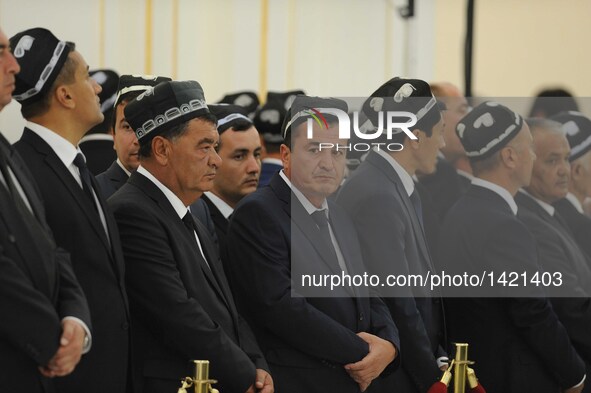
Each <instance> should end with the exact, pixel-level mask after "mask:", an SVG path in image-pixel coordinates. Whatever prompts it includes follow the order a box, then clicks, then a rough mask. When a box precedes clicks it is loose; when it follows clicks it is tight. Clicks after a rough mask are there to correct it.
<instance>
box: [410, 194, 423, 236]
mask: <svg viewBox="0 0 591 393" xmlns="http://www.w3.org/2000/svg"><path fill="white" fill-rule="evenodd" d="M410 201H411V202H412V206H413V207H414V208H415V212H416V213H417V217H418V218H419V222H420V223H421V227H423V226H424V224H423V206H422V204H421V197H420V196H419V192H418V191H417V189H416V187H415V190H414V191H413V192H412V194H410Z"/></svg>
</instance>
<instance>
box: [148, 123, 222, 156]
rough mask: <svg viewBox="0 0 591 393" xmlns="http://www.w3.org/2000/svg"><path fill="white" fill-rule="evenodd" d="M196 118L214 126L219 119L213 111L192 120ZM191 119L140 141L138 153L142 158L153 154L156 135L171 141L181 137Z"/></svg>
mask: <svg viewBox="0 0 591 393" xmlns="http://www.w3.org/2000/svg"><path fill="white" fill-rule="evenodd" d="M194 119H200V120H203V121H205V122H207V123H211V124H213V125H214V126H215V125H216V124H217V119H216V117H215V116H214V115H212V114H211V113H205V114H203V115H201V116H198V117H195V118H193V119H191V120H194ZM191 120H188V121H185V122H183V123H181V124H178V125H176V126H174V127H172V128H171V129H169V130H166V131H164V132H162V133H160V134H157V135H154V136H153V137H151V138H150V137H149V136H148V138H149V139H148V140H147V141H145V142H144V141H142V143H140V149H139V151H138V155H139V157H140V158H148V157H150V156H151V155H152V139H154V137H155V136H161V137H163V138H166V139H168V140H169V141H174V140H175V139H176V138H180V137H182V136H183V135H184V134H185V132H187V128H188V126H189V122H190V121H191Z"/></svg>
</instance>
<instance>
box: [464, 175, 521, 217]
mask: <svg viewBox="0 0 591 393" xmlns="http://www.w3.org/2000/svg"><path fill="white" fill-rule="evenodd" d="M472 184H474V185H475V186H479V187H483V188H486V189H488V190H491V191H493V192H494V193H496V194H498V195H499V196H500V197H501V198H503V199H504V200H505V202H507V204H508V205H509V207H510V208H511V211H512V212H513V214H514V215H516V214H517V203H515V199H514V198H513V196H512V195H511V193H509V191H507V190H506V189H504V188H503V187H501V186H499V185H498V184H495V183H492V182H489V181H488V180H484V179H481V178H479V177H475V178H473V179H472Z"/></svg>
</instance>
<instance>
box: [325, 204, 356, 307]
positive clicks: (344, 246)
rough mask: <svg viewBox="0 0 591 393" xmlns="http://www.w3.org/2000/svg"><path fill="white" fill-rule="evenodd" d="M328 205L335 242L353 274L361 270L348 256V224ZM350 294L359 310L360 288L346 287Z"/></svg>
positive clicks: (349, 251) (349, 242)
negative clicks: (358, 269)
mask: <svg viewBox="0 0 591 393" xmlns="http://www.w3.org/2000/svg"><path fill="white" fill-rule="evenodd" d="M328 206H329V211H332V212H333V214H331V218H330V219H331V221H332V223H331V227H332V230H333V233H334V236H335V238H336V240H337V243H338V245H339V248H340V249H341V254H342V255H343V259H344V260H345V265H346V266H347V270H348V272H349V274H350V275H354V274H359V273H362V272H359V271H357V269H356V268H357V265H356V264H355V261H351V260H350V259H349V258H350V256H351V255H353V254H352V252H351V250H350V249H349V245H350V244H351V242H352V240H353V239H350V236H349V235H347V234H346V232H347V230H346V228H347V226H348V225H350V224H347V223H345V222H344V221H343V220H341V216H340V215H339V214H337V213H336V212H335V209H336V208H334V207H333V206H332V203H330V202H329V203H328ZM347 289H348V290H349V291H350V292H351V293H352V295H353V296H354V297H355V300H356V302H357V307H358V308H359V309H360V310H361V307H362V305H361V297H363V296H362V295H361V293H360V288H357V287H356V286H353V287H348V288H347Z"/></svg>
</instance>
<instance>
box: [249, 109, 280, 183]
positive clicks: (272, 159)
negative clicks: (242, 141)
mask: <svg viewBox="0 0 591 393" xmlns="http://www.w3.org/2000/svg"><path fill="white" fill-rule="evenodd" d="M286 114H287V108H286V107H285V105H284V103H283V102H281V101H280V100H277V99H274V100H271V101H269V100H268V99H267V102H266V103H265V105H263V106H261V107H260V108H259V109H258V110H257V111H256V113H255V115H254V119H253V122H254V125H255V127H256V129H257V131H258V132H259V134H260V139H261V145H262V146H263V151H264V156H263V159H262V160H261V175H260V179H259V188H261V187H263V186H266V185H267V184H269V182H270V181H271V178H272V177H273V176H274V175H275V173H277V172H279V171H280V170H281V169H282V168H283V163H282V162H281V157H280V154H279V149H280V147H281V144H282V143H283V135H282V134H281V133H282V130H281V125H282V124H283V121H284V119H285V116H286Z"/></svg>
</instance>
